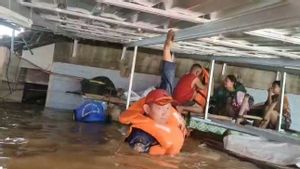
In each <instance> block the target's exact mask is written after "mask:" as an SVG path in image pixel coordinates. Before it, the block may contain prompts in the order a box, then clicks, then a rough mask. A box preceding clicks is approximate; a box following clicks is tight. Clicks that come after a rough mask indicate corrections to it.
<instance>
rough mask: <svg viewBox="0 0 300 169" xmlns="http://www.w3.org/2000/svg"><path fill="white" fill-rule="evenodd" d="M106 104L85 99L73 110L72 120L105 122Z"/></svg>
mask: <svg viewBox="0 0 300 169" xmlns="http://www.w3.org/2000/svg"><path fill="white" fill-rule="evenodd" d="M106 110H107V106H106V103H105V102H100V101H85V102H84V103H83V104H81V105H80V106H79V107H78V108H77V109H75V110H74V120H76V121H80V122H105V121H106V120H107V114H106Z"/></svg>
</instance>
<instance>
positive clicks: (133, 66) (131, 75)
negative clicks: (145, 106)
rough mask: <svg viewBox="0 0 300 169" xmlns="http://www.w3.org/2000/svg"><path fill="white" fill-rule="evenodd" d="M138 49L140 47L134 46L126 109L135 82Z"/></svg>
mask: <svg viewBox="0 0 300 169" xmlns="http://www.w3.org/2000/svg"><path fill="white" fill-rule="evenodd" d="M137 49H138V47H137V46H135V47H134V52H133V59H132V65H131V72H130V79H129V87H128V96H127V103H126V109H128V107H129V104H130V98H131V91H132V83H133V76H134V70H135V63H136V55H137Z"/></svg>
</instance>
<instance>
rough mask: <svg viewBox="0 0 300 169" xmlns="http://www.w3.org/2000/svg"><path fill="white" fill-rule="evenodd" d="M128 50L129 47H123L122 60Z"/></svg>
mask: <svg viewBox="0 0 300 169" xmlns="http://www.w3.org/2000/svg"><path fill="white" fill-rule="evenodd" d="M126 51H127V47H123V50H122V55H121V60H123V59H124V58H125V55H126Z"/></svg>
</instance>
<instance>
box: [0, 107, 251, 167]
mask: <svg viewBox="0 0 300 169" xmlns="http://www.w3.org/2000/svg"><path fill="white" fill-rule="evenodd" d="M122 132H124V130H122V126H121V125H119V124H106V125H103V124H85V123H76V122H74V121H72V113H71V112H62V111H57V110H51V109H43V108H38V107H33V106H28V105H27V106H26V105H21V104H7V103H6V104H0V166H2V168H9V169H101V168H103V169H111V168H117V169H168V168H170V169H174V168H175V169H176V168H182V169H199V168H201V169H216V168H224V169H227V168H228V169H243V168H244V169H254V168H257V167H256V166H254V165H253V164H251V163H248V162H243V161H240V160H238V159H236V158H234V157H231V156H229V155H227V154H226V153H223V152H219V151H217V150H213V149H210V148H208V147H207V146H203V145H201V143H200V141H199V140H197V139H193V138H189V139H187V140H186V143H185V146H184V148H183V150H182V153H180V154H179V155H177V156H175V157H153V156H149V155H145V154H137V153H135V152H133V151H132V150H131V149H130V148H129V147H128V146H127V144H125V143H123V140H124V136H123V135H122V134H121V133H122ZM0 168H1V167H0Z"/></svg>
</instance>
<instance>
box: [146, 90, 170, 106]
mask: <svg viewBox="0 0 300 169" xmlns="http://www.w3.org/2000/svg"><path fill="white" fill-rule="evenodd" d="M171 102H173V98H172V97H171V96H170V95H169V94H168V92H167V91H165V90H163V89H156V90H152V91H151V92H150V93H148V95H147V96H146V100H145V104H153V103H154V104H158V105H161V106H163V105H166V104H168V103H171Z"/></svg>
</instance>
